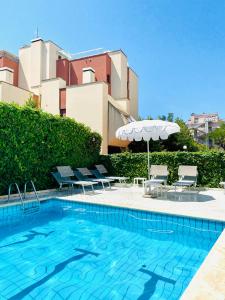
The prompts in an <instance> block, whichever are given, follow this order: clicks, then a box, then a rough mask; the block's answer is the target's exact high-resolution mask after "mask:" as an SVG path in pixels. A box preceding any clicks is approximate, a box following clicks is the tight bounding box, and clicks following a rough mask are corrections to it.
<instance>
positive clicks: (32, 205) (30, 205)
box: [8, 180, 40, 214]
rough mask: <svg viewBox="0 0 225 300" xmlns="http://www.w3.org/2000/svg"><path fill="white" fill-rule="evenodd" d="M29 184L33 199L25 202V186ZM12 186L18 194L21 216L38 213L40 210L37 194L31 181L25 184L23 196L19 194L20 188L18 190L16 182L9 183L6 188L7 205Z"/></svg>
mask: <svg viewBox="0 0 225 300" xmlns="http://www.w3.org/2000/svg"><path fill="white" fill-rule="evenodd" d="M29 184H30V185H31V188H32V191H33V192H34V195H35V199H33V200H27V201H25V200H26V195H27V186H28V185H29ZM13 186H15V187H16V190H17V192H18V195H19V198H20V203H21V208H22V212H23V214H31V213H35V212H38V211H39V210H40V200H39V198H38V194H37V191H36V188H35V185H34V183H33V181H32V180H30V181H27V182H25V184H24V192H23V195H22V194H21V192H20V188H19V186H18V184H17V183H16V182H14V183H11V184H10V185H9V188H8V203H9V200H10V196H11V190H12V187H13Z"/></svg>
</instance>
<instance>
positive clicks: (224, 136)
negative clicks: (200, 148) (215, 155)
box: [208, 122, 225, 150]
mask: <svg viewBox="0 0 225 300" xmlns="http://www.w3.org/2000/svg"><path fill="white" fill-rule="evenodd" d="M208 137H209V138H210V139H212V140H213V141H214V143H215V144H216V145H218V146H219V147H221V148H223V149H224V150H225V123H224V122H222V123H221V125H220V127H219V128H216V129H215V130H214V131H212V132H210V133H209V134H208Z"/></svg>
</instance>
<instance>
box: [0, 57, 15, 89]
mask: <svg viewBox="0 0 225 300" xmlns="http://www.w3.org/2000/svg"><path fill="white" fill-rule="evenodd" d="M3 67H7V68H10V69H12V70H13V71H14V74H13V85H15V86H18V72H19V71H18V70H19V64H18V62H16V61H13V60H12V59H9V58H8V57H4V56H2V57H0V68H3Z"/></svg>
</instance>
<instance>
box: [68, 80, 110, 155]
mask: <svg viewBox="0 0 225 300" xmlns="http://www.w3.org/2000/svg"><path fill="white" fill-rule="evenodd" d="M107 95H108V87H107V84H105V83H103V82H95V83H90V84H84V85H79V86H71V87H67V89H66V115H67V116H68V117H71V118H74V119H75V120H76V121H78V122H81V123H84V124H86V125H87V126H89V127H91V129H92V130H94V131H96V132H98V133H99V134H100V135H101V136H102V138H103V142H102V147H101V153H107V152H108V99H107Z"/></svg>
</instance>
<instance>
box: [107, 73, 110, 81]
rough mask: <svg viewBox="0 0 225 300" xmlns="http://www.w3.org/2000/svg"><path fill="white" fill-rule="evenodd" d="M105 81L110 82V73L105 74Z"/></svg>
mask: <svg viewBox="0 0 225 300" xmlns="http://www.w3.org/2000/svg"><path fill="white" fill-rule="evenodd" d="M107 82H108V83H110V75H109V74H107Z"/></svg>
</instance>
